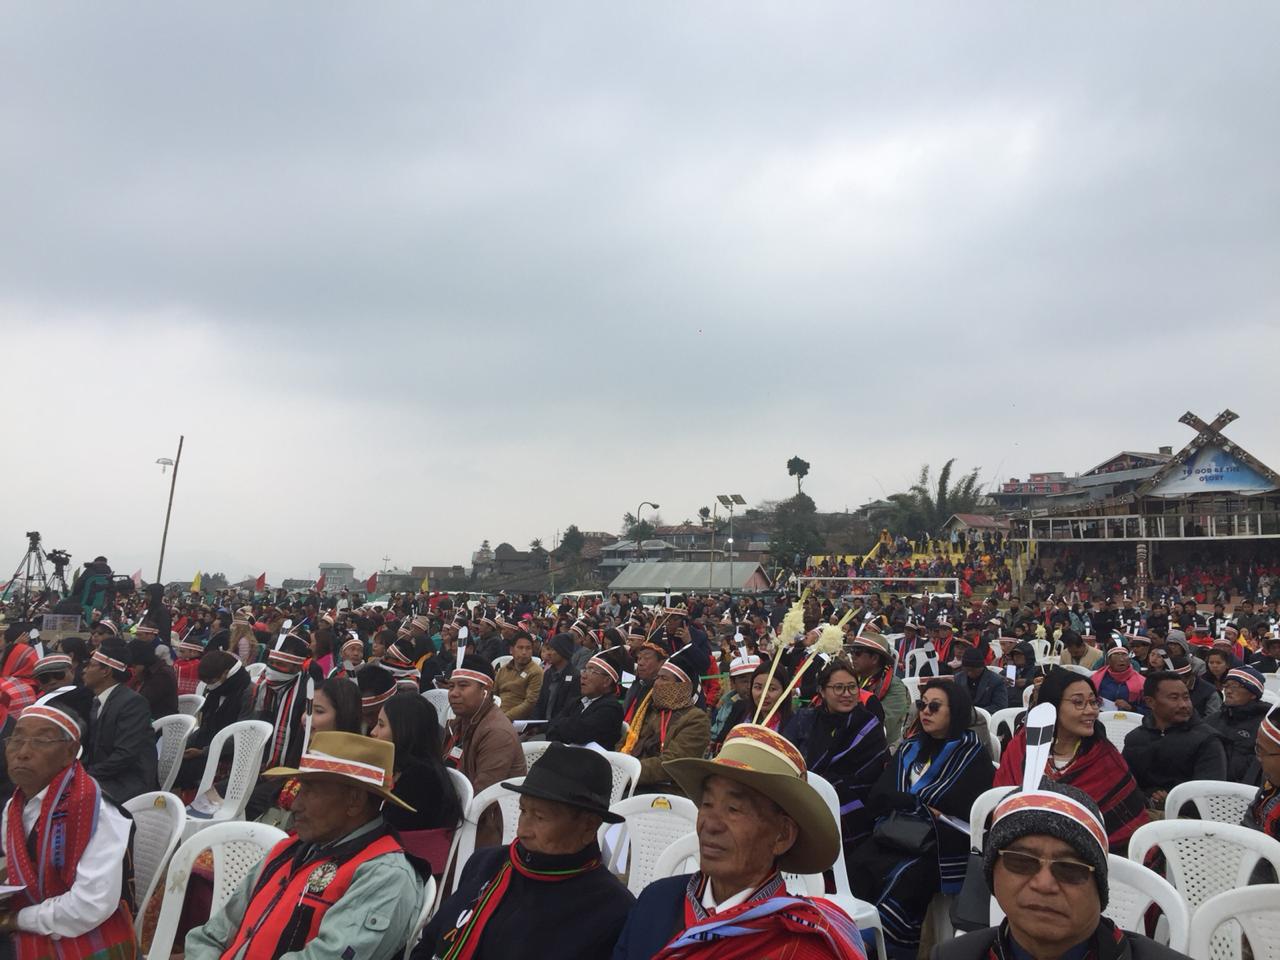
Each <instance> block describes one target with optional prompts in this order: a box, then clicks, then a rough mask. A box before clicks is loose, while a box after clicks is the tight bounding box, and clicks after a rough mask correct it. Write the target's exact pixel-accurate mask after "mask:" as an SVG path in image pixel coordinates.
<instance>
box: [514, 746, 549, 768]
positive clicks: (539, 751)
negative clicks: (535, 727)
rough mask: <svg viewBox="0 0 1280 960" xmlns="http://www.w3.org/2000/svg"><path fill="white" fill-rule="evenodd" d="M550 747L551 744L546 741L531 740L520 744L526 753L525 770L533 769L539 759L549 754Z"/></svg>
mask: <svg viewBox="0 0 1280 960" xmlns="http://www.w3.org/2000/svg"><path fill="white" fill-rule="evenodd" d="M549 746H551V744H550V743H549V742H548V741H546V740H530V741H528V742H527V743H522V744H520V749H521V750H523V751H524V765H525V768H526V769H528V768H529V767H532V766H533V765H534V764H535V763H536V762H537V760H538V758H539V757H540V756H542V755H543V754H544V753H546V752H547V748H548V747H549Z"/></svg>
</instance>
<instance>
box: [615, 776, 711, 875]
mask: <svg viewBox="0 0 1280 960" xmlns="http://www.w3.org/2000/svg"><path fill="white" fill-rule="evenodd" d="M609 809H610V810H611V811H612V812H613V813H616V814H617V815H618V816H620V817H622V818H623V820H624V826H623V834H622V837H621V839H620V840H619V841H618V842H616V843H614V844H613V845H612V849H611V850H610V852H609V860H608V864H607V865H608V867H609V869H610V871H612V872H613V873H615V874H619V873H621V869H620V867H619V864H620V863H621V861H622V853H623V851H624V850H628V849H629V851H630V852H629V853H628V855H627V889H628V890H630V891H631V893H632V894H633V895H634V896H639V895H640V891H641V890H643V889H644V888H645V887H647V886H648V885H649V884H650V883H652V882H653V881H654V880H656V879H658V878H659V877H661V876H664V874H661V873H658V872H657V870H656V866H657V862H658V856H659V855H660V854H661V853H662V852H663V851H664V850H666V849H667V847H668V846H670V845H671V843H672V842H673V841H675V840H677V839H679V838H680V837H683V836H685V835H686V834H690V833H693V831H694V830H695V829H696V828H697V826H698V807H697V805H695V804H694V802H693V801H692V800H690V799H689V798H688V797H678V796H676V795H674V794H670V793H645V794H641V795H640V796H638V797H627V798H626V799H625V800H620V801H618V802H617V803H615V804H612V805H611V806H610V807H609ZM611 827H613V825H612V824H608V823H605V824H601V826H600V833H599V842H600V847H601V849H602V850H603V849H604V848H605V834H606V832H607V831H608V830H609V829H610V828H611ZM615 829H616V828H615Z"/></svg>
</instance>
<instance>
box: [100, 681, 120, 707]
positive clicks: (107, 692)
mask: <svg viewBox="0 0 1280 960" xmlns="http://www.w3.org/2000/svg"><path fill="white" fill-rule="evenodd" d="M118 686H120V684H118V683H113V684H112V685H111V686H109V687H107V689H105V690H103V691H102V692H101V693H100V694H98V712H99V713H101V712H102V708H103V707H105V706H106V705H107V697H109V696H111V691H112V690H114V689H115V688H116V687H118Z"/></svg>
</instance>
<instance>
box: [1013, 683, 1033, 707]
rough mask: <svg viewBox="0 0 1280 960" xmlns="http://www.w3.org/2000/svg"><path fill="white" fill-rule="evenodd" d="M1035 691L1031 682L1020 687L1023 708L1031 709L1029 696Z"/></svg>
mask: <svg viewBox="0 0 1280 960" xmlns="http://www.w3.org/2000/svg"><path fill="white" fill-rule="evenodd" d="M1010 689H1013V688H1012V687H1011V688H1010ZM1035 692H1036V687H1035V684H1033V683H1031V684H1027V686H1025V687H1023V688H1022V709H1023V710H1030V709H1031V696H1032V694H1034V693H1035Z"/></svg>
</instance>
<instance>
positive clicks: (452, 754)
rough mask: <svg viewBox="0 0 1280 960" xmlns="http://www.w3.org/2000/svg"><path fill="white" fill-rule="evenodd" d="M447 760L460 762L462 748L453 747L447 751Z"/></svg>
mask: <svg viewBox="0 0 1280 960" xmlns="http://www.w3.org/2000/svg"><path fill="white" fill-rule="evenodd" d="M449 759H450V760H461V759H462V748H461V747H454V748H453V749H452V750H450V751H449Z"/></svg>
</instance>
